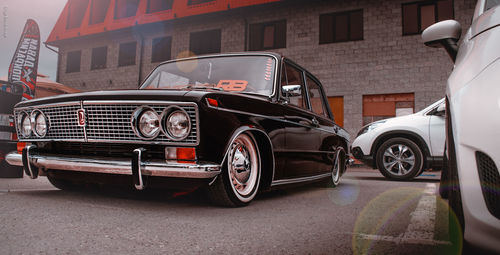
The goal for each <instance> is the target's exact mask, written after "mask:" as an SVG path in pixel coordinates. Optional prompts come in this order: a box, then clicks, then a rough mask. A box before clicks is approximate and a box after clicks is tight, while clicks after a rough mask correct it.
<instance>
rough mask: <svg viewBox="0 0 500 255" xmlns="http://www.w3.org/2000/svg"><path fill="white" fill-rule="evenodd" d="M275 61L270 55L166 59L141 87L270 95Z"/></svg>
mask: <svg viewBox="0 0 500 255" xmlns="http://www.w3.org/2000/svg"><path fill="white" fill-rule="evenodd" d="M275 62H276V61H275V59H274V58H273V57H270V56H222V57H206V58H193V59H188V60H181V61H176V62H169V63H165V64H162V65H160V66H159V67H158V68H156V69H155V70H154V71H153V73H152V74H151V75H150V76H149V77H148V79H147V80H146V81H144V83H143V84H142V86H141V89H179V90H181V89H217V90H223V91H229V92H243V93H245V92H249V93H256V94H261V95H271V94H272V93H273V84H274V83H273V81H274V74H275V67H276V63H275Z"/></svg>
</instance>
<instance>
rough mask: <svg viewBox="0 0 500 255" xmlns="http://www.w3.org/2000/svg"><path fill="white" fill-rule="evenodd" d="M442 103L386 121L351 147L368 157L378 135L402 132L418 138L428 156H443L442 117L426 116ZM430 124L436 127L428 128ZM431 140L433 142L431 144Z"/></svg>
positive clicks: (443, 134)
mask: <svg viewBox="0 0 500 255" xmlns="http://www.w3.org/2000/svg"><path fill="white" fill-rule="evenodd" d="M443 101H444V99H441V100H439V101H438V102H435V103H433V104H431V105H430V106H428V107H426V108H425V109H423V110H422V111H419V112H417V113H414V114H410V115H406V116H401V117H395V118H389V119H386V120H385V121H386V122H385V123H383V124H380V125H379V126H378V127H377V128H375V129H373V130H371V131H369V132H367V133H364V134H362V135H360V136H358V137H356V139H355V140H354V141H353V143H352V147H353V148H354V147H359V148H361V150H362V151H363V154H364V155H370V154H371V150H372V146H373V143H374V142H375V140H376V139H377V138H378V137H379V136H380V135H383V134H385V133H387V132H395V131H404V132H412V133H414V134H417V135H418V136H420V137H421V138H422V139H423V141H424V142H425V144H426V145H427V150H429V152H430V156H443V149H444V142H445V129H444V117H439V116H432V115H428V113H429V112H430V111H431V110H432V109H434V108H436V107H437V106H438V105H439V104H440V103H442V102H443ZM430 124H433V125H436V126H435V127H430ZM439 127H441V129H440V128H439ZM431 139H433V140H435V141H434V142H431ZM431 144H434V145H435V146H432V145H431Z"/></svg>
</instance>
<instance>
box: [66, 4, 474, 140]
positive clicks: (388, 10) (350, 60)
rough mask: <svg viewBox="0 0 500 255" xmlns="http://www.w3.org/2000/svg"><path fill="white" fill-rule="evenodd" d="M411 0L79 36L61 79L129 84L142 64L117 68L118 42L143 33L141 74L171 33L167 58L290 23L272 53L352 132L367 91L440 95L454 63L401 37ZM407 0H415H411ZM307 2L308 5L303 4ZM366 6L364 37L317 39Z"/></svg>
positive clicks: (423, 98) (82, 84)
mask: <svg viewBox="0 0 500 255" xmlns="http://www.w3.org/2000/svg"><path fill="white" fill-rule="evenodd" d="M404 2H408V1H397V0H386V1H371V0H342V1H307V2H299V1H295V2H292V3H291V4H286V5H273V8H267V7H266V6H264V7H262V8H252V9H246V10H239V11H238V10H235V11H231V12H223V13H218V14H210V15H208V16H201V17H194V18H189V19H183V20H175V21H174V22H170V23H168V24H163V23H162V24H156V25H154V26H151V27H148V28H147V29H141V30H140V31H137V29H131V30H129V31H124V32H121V33H108V34H104V35H100V36H96V37H94V38H82V39H79V40H74V41H72V42H71V43H69V42H68V43H64V44H63V45H61V46H60V53H61V62H60V63H59V82H61V83H63V84H65V85H68V86H72V87H75V88H78V89H81V90H85V91H87V90H100V89H133V88H136V87H137V83H138V79H139V72H138V70H139V65H138V61H137V62H136V65H133V66H126V67H118V48H119V44H120V43H123V42H129V41H132V40H137V41H138V47H137V58H136V59H137V60H139V56H140V49H141V47H140V41H141V38H144V52H143V59H142V74H141V77H142V79H144V78H145V77H146V76H147V74H148V73H149V72H150V71H151V70H152V69H153V68H154V66H156V65H157V64H158V63H151V43H152V40H153V38H156V37H161V36H172V51H171V52H172V58H176V57H177V56H181V55H182V54H183V53H184V52H185V51H187V50H188V49H189V34H190V33H191V32H197V31H204V30H211V29H221V32H222V45H221V50H222V52H236V51H243V50H245V26H246V24H252V23H260V22H266V21H274V20H282V19H286V21H287V47H286V48H283V49H276V50H273V51H275V52H278V53H281V54H284V55H285V56H287V57H289V58H291V59H293V60H294V61H295V62H297V63H298V64H300V65H302V66H304V67H305V68H306V69H308V70H309V71H311V72H312V73H313V74H314V75H316V76H317V77H318V78H319V79H320V80H321V82H322V83H323V85H324V87H325V89H326V92H327V96H343V97H344V127H345V128H346V129H347V131H348V132H349V133H350V134H351V135H354V134H356V132H357V130H358V129H359V128H360V127H361V125H362V109H363V108H362V97H363V95H367V94H386V93H414V94H415V111H418V110H420V109H422V108H424V107H425V106H427V105H429V104H430V103H432V102H434V101H436V100H438V99H439V98H441V97H443V96H444V93H445V84H446V79H447V77H448V75H449V73H450V72H451V69H452V67H453V64H452V62H451V61H450V59H449V57H448V55H447V54H446V52H445V51H444V50H443V49H433V48H429V47H425V46H424V45H423V43H422V41H421V37H420V35H411V36H402V25H401V24H402V21H401V4H402V3H404ZM409 2H412V1H409ZM305 3H307V4H305ZM474 7H475V1H472V0H455V1H454V12H455V19H456V20H458V21H459V22H460V23H461V24H462V26H463V31H465V30H466V29H467V27H468V25H469V24H470V22H471V19H472V15H473V9H474ZM355 9H363V20H364V21H363V22H364V40H362V41H353V42H342V43H331V44H321V45H320V44H319V15H320V14H324V13H331V12H340V11H348V10H355ZM104 45H107V46H108V56H107V68H106V69H102V70H92V71H91V70H90V58H91V49H92V48H94V47H100V46H104ZM72 50H82V62H81V71H80V72H77V73H66V72H65V68H66V52H68V51H72Z"/></svg>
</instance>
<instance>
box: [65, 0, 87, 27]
mask: <svg viewBox="0 0 500 255" xmlns="http://www.w3.org/2000/svg"><path fill="white" fill-rule="evenodd" d="M88 5H89V0H70V1H69V10H68V22H67V23H66V28H67V29H72V28H78V27H80V26H81V25H82V21H83V16H85V12H86V11H87V7H88Z"/></svg>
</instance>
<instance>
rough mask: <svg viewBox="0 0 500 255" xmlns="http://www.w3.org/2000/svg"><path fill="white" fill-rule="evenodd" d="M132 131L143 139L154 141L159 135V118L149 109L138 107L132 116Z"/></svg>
mask: <svg viewBox="0 0 500 255" xmlns="http://www.w3.org/2000/svg"><path fill="white" fill-rule="evenodd" d="M132 129H133V130H134V132H135V133H136V135H137V136H139V137H141V138H143V139H147V140H151V139H154V138H156V137H157V136H158V134H159V133H160V117H159V116H158V114H157V113H156V111H155V110H154V109H153V108H151V107H147V106H142V107H139V108H137V109H136V110H135V111H134V114H133V116H132Z"/></svg>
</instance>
